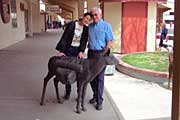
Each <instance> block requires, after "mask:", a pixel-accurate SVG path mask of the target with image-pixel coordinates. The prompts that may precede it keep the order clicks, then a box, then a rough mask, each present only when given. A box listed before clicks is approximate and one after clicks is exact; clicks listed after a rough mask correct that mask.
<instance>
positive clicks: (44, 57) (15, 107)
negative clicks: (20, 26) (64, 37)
mask: <svg viewBox="0 0 180 120" xmlns="http://www.w3.org/2000/svg"><path fill="white" fill-rule="evenodd" d="M61 32H62V31H59V30H57V31H49V32H48V33H41V34H37V35H34V36H33V37H31V38H27V39H26V40H24V41H21V42H19V43H17V44H14V45H12V46H9V47H7V48H5V49H1V50H0V66H1V67H0V120H119V117H118V115H117V113H116V112H115V109H114V108H113V106H112V104H111V101H110V100H109V98H108V97H107V95H106V94H105V95H104V98H105V100H104V109H103V110H102V111H97V110H95V108H94V106H93V105H90V104H88V100H89V99H90V98H91V97H92V93H91V90H90V87H88V94H87V97H86V104H87V110H88V111H87V112H83V113H82V114H81V115H79V114H76V113H75V112H74V111H75V105H76V101H75V99H76V84H74V85H73V92H72V95H71V98H70V100H69V101H65V102H64V104H58V103H57V102H56V96H55V90H54V87H53V82H52V81H50V82H49V84H48V87H47V92H46V105H45V106H40V105H39V102H40V97H41V92H42V85H43V78H44V76H45V75H46V73H47V62H48V59H49V57H50V56H52V55H55V54H56V51H55V49H54V48H55V46H56V44H57V42H58V41H59V39H60V35H61ZM63 94H64V86H63V85H61V84H60V95H61V96H63Z"/></svg>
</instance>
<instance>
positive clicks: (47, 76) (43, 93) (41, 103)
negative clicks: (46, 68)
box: [40, 72, 53, 105]
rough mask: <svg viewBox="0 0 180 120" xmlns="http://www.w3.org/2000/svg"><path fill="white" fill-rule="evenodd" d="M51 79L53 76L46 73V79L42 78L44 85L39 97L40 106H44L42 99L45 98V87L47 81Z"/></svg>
mask: <svg viewBox="0 0 180 120" xmlns="http://www.w3.org/2000/svg"><path fill="white" fill-rule="evenodd" d="M52 77H53V74H52V73H50V72H48V74H47V75H46V77H45V78H44V84H43V92H42V96H41V102H40V105H44V97H45V92H46V86H47V83H48V82H49V80H50V79H51V78H52Z"/></svg>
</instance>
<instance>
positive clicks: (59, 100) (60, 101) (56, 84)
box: [54, 77, 63, 104]
mask: <svg viewBox="0 0 180 120" xmlns="http://www.w3.org/2000/svg"><path fill="white" fill-rule="evenodd" d="M58 83H59V80H58V78H57V77H55V78H54V87H55V91H56V97H57V101H58V103H61V104H62V103H63V100H62V99H60V97H59V88H58Z"/></svg>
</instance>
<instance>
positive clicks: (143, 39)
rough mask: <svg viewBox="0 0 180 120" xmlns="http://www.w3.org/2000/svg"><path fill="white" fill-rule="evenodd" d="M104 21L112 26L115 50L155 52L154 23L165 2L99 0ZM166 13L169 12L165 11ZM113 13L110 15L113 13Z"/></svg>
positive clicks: (121, 51) (154, 0)
mask: <svg viewBox="0 0 180 120" xmlns="http://www.w3.org/2000/svg"><path fill="white" fill-rule="evenodd" d="M100 2H101V7H102V9H103V13H104V15H103V16H104V19H105V20H106V21H108V22H110V24H111V25H112V28H113V32H114V35H115V40H116V41H115V45H114V46H115V48H114V49H115V51H116V52H119V53H131V52H140V51H155V46H156V45H155V43H156V23H157V22H158V21H157V20H158V19H157V18H158V15H159V14H162V13H163V12H164V11H165V10H166V8H167V7H166V6H163V5H162V3H166V2H167V1H166V0H100ZM167 10H168V9H167ZM112 13H113V14H112Z"/></svg>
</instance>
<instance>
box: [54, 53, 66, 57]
mask: <svg viewBox="0 0 180 120" xmlns="http://www.w3.org/2000/svg"><path fill="white" fill-rule="evenodd" d="M56 56H66V55H65V54H64V53H63V52H58V53H57V55H56Z"/></svg>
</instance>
